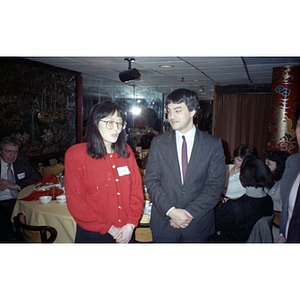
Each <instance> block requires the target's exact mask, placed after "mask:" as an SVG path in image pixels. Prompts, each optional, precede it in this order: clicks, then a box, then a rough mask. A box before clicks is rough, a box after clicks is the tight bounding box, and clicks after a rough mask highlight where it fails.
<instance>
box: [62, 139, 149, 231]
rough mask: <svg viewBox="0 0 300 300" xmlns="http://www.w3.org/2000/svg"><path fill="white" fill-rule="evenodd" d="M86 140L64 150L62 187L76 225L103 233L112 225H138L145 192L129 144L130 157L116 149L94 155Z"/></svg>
mask: <svg viewBox="0 0 300 300" xmlns="http://www.w3.org/2000/svg"><path fill="white" fill-rule="evenodd" d="M86 145H87V144H86V143H81V144H76V145H74V146H72V147H70V148H69V149H68V150H67V152H66V154H65V190H66V198H67V206H68V209H69V211H70V213H71V215H72V216H73V218H74V220H75V221H76V222H77V223H78V225H79V226H80V227H81V228H83V229H85V230H88V231H95V232H100V233H101V234H106V233H107V232H108V230H109V229H110V227H111V225H114V226H116V227H119V228H120V227H122V226H124V225H126V224H127V223H131V224H134V225H135V226H137V225H138V222H139V219H140V217H141V214H142V210H143V204H144V196H143V189H142V180H141V175H140V172H139V169H138V166H137V163H136V160H135V158H134V154H133V151H132V150H131V148H130V147H129V146H128V150H129V152H130V157H129V158H127V159H124V158H122V157H118V154H117V153H112V154H107V155H106V157H105V158H102V159H93V158H91V157H90V156H89V155H88V154H87V153H86Z"/></svg>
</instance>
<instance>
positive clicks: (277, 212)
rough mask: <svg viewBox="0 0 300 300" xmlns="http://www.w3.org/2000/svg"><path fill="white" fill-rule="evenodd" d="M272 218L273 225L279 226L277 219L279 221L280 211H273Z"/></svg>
mask: <svg viewBox="0 0 300 300" xmlns="http://www.w3.org/2000/svg"><path fill="white" fill-rule="evenodd" d="M274 215H275V217H274V220H273V224H272V225H273V226H275V227H276V228H279V221H280V212H279V211H274Z"/></svg>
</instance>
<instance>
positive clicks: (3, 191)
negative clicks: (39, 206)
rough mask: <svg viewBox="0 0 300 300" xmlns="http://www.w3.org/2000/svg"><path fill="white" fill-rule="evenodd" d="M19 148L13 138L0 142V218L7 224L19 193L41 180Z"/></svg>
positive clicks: (19, 145) (19, 144) (6, 138)
mask: <svg viewBox="0 0 300 300" xmlns="http://www.w3.org/2000/svg"><path fill="white" fill-rule="evenodd" d="M20 148H21V143H20V142H19V141H18V140H17V139H16V138H14V137H5V138H2V139H1V141H0V155H1V159H0V161H1V163H0V172H1V178H0V210H1V216H2V218H3V216H6V217H7V220H8V221H9V223H7V221H5V222H6V223H7V224H10V218H11V214H12V211H13V208H14V205H15V202H16V199H17V197H18V193H19V191H20V190H21V189H22V188H24V187H25V186H27V185H30V184H33V183H35V182H37V181H39V180H40V179H41V176H40V175H39V174H38V172H37V171H36V170H35V169H34V168H33V166H32V165H31V164H30V162H29V159H28V157H27V156H26V155H24V154H19V151H20ZM1 224H2V223H1ZM4 231H5V230H4ZM4 231H3V232H4ZM0 234H1V231H0ZM0 240H1V237H0Z"/></svg>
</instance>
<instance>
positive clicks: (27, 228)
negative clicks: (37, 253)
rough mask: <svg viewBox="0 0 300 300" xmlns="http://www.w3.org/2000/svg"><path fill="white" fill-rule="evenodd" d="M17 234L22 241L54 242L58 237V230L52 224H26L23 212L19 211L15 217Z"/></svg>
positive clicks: (19, 240)
mask: <svg viewBox="0 0 300 300" xmlns="http://www.w3.org/2000/svg"><path fill="white" fill-rule="evenodd" d="M13 220H14V224H15V229H16V236H17V240H18V242H21V243H53V242H54V241H55V239H56V237H57V231H56V229H55V228H53V227H51V226H32V225H26V219H25V216H24V214H23V213H18V215H17V216H15V217H14V218H13Z"/></svg>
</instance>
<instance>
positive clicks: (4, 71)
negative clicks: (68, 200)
mask: <svg viewBox="0 0 300 300" xmlns="http://www.w3.org/2000/svg"><path fill="white" fill-rule="evenodd" d="M78 75H79V74H78V73H76V72H73V71H69V70H65V69H61V68H56V67H52V66H49V65H45V64H42V63H36V62H33V61H30V60H26V59H20V58H1V59H0V128H1V130H0V138H2V137H4V136H8V135H13V136H15V137H16V138H17V139H18V140H20V141H21V142H22V144H23V148H22V151H23V152H24V153H25V154H26V155H28V156H29V157H30V158H31V160H32V161H38V160H43V159H48V158H53V157H58V156H61V155H63V154H64V152H65V150H66V149H67V148H68V147H70V146H71V145H73V144H75V143H76V141H77V132H76V128H77V126H76V124H77V123H76V121H77V76H78Z"/></svg>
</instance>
